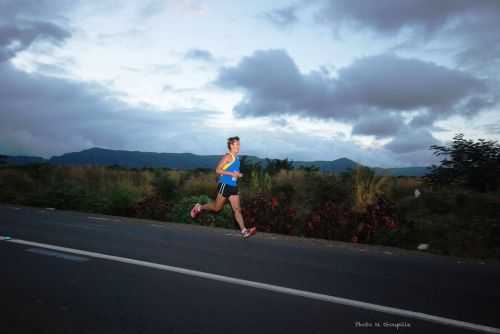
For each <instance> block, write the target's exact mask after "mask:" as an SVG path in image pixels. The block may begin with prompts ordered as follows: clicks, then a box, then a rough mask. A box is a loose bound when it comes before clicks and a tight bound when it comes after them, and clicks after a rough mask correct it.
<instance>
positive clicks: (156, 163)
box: [49, 148, 220, 169]
mask: <svg viewBox="0 0 500 334" xmlns="http://www.w3.org/2000/svg"><path fill="white" fill-rule="evenodd" d="M219 160H220V156H216V155H195V154H191V153H156V152H140V151H121V150H108V149H103V148H91V149H88V150H84V151H81V152H73V153H66V154H63V155H61V156H55V157H52V158H50V160H49V163H51V164H54V165H119V166H124V167H129V168H142V167H153V168H158V167H167V168H172V169H195V168H214V166H215V165H216V164H217V162H218V161H219Z"/></svg>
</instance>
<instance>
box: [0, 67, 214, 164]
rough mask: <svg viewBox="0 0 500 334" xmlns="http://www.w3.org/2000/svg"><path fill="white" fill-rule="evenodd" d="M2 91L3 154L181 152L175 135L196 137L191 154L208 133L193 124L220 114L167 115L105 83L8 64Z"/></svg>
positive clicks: (0, 72)
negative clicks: (123, 98)
mask: <svg viewBox="0 0 500 334" xmlns="http://www.w3.org/2000/svg"><path fill="white" fill-rule="evenodd" d="M0 87H2V89H1V90H0V110H1V112H0V151H1V152H4V153H20V152H23V153H36V154H41V155H45V156H48V155H49V154H54V153H65V152H68V151H74V150H79V149H82V148H88V147H92V146H102V147H109V148H126V147H129V148H137V147H148V144H149V145H150V143H151V142H157V143H162V145H165V143H170V145H171V147H168V146H166V147H164V148H163V149H161V150H162V151H172V152H177V151H178V149H179V146H176V144H175V141H172V140H170V138H172V137H179V138H180V137H183V138H184V140H186V138H193V139H192V141H191V142H190V143H188V144H186V145H182V147H183V148H185V149H186V150H187V151H189V149H190V148H191V147H190V145H196V144H198V145H203V143H201V142H198V139H196V138H202V137H204V135H205V134H203V135H201V134H200V133H199V132H200V131H199V130H198V129H197V127H194V126H193V125H194V124H198V123H199V117H200V114H203V118H204V119H207V118H208V119H211V118H212V117H216V116H217V115H218V113H216V112H212V111H209V110H201V109H193V110H175V111H168V112H167V111H161V110H158V109H155V108H152V107H148V106H141V107H133V106H130V105H127V104H125V103H123V102H120V101H119V100H118V97H119V95H118V94H116V93H114V92H112V91H110V90H108V89H106V88H105V87H103V86H101V85H98V84H95V83H83V82H77V81H72V80H66V79H58V78H51V77H46V76H43V75H36V74H28V73H25V72H21V71H19V70H17V69H15V68H14V67H13V66H12V65H10V64H9V63H2V64H0ZM55 124H57V126H55ZM204 131H207V130H206V129H205V130H203V132H204ZM162 138H163V139H162ZM165 139H169V140H165ZM200 140H201V139H200ZM155 145H159V144H155ZM156 148H157V149H160V147H159V146H156ZM192 148H193V149H195V147H192Z"/></svg>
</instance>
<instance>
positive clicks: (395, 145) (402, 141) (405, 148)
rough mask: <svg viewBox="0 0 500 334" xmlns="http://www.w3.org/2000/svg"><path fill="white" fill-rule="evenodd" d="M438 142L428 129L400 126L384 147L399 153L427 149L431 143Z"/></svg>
mask: <svg viewBox="0 0 500 334" xmlns="http://www.w3.org/2000/svg"><path fill="white" fill-rule="evenodd" d="M439 143H440V142H439V141H438V140H437V139H436V138H434V137H433V136H432V134H431V133H430V132H429V131H428V130H425V129H412V128H409V127H408V128H407V127H402V128H401V129H400V131H399V133H398V134H397V135H396V136H395V137H394V138H393V139H392V140H391V141H390V142H389V143H387V144H386V145H385V146H384V147H385V148H386V149H388V150H390V151H391V152H394V153H398V154H401V153H411V152H417V151H425V150H429V148H430V146H431V145H436V144H439Z"/></svg>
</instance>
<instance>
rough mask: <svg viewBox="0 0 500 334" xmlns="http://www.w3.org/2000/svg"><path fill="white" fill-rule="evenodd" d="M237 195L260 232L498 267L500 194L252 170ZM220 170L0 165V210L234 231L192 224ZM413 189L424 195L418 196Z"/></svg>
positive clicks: (213, 218)
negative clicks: (16, 207) (19, 207)
mask: <svg viewBox="0 0 500 334" xmlns="http://www.w3.org/2000/svg"><path fill="white" fill-rule="evenodd" d="M241 181H242V182H241V184H240V194H241V195H242V196H241V204H242V209H243V214H244V217H245V220H246V222H247V224H249V225H250V226H251V225H257V226H258V228H259V229H260V230H261V231H269V232H275V233H284V234H292V235H298V236H310V237H318V238H327V239H334V240H343V241H353V242H367V243H378V244H384V245H392V246H399V247H405V248H411V249H415V248H416V246H417V245H418V244H419V243H429V244H430V245H431V247H430V250H431V251H432V252H436V253H442V254H449V255H459V256H474V257H481V258H498V259H500V224H499V223H498V222H499V221H500V194H499V193H492V194H478V193H475V192H473V191H465V190H463V189H460V188H456V187H455V188H450V187H448V188H445V189H438V190H436V189H431V188H430V187H428V186H426V184H424V183H423V182H422V180H421V179H420V178H412V177H399V178H396V177H389V176H376V175H375V174H374V173H373V172H372V171H371V170H368V169H362V168H360V169H357V170H354V171H353V172H351V173H344V174H342V175H337V174H334V173H321V172H318V171H306V170H281V171H279V172H277V173H275V174H273V175H270V174H269V173H266V172H265V171H262V170H254V171H250V172H247V174H246V175H245V176H244V178H243V179H242V180H241ZM216 187H217V176H216V175H215V174H214V173H213V172H203V171H174V170H164V169H156V170H127V169H115V168H109V167H97V166H80V167H62V166H51V165H43V164H42V165H31V166H23V167H21V166H20V167H12V166H1V167H0V202H4V203H17V204H25V205H33V206H41V207H55V208H58V209H70V210H79V211H85V212H96V213H106V214H115V215H124V216H135V217H142V218H149V219H157V220H163V221H175V222H183V223H196V224H204V225H212V226H221V227H229V228H233V227H235V226H236V224H235V222H234V219H233V215H232V212H231V208H230V206H229V205H227V206H226V207H225V208H224V210H223V212H222V213H220V214H218V215H212V214H206V215H203V216H202V218H201V219H198V220H192V219H191V218H190V217H189V210H190V208H191V207H192V205H193V204H194V203H196V202H208V201H210V200H213V199H214V197H215V194H216ZM416 189H419V190H420V191H421V196H419V197H418V198H416V197H415V196H414V192H415V190H416Z"/></svg>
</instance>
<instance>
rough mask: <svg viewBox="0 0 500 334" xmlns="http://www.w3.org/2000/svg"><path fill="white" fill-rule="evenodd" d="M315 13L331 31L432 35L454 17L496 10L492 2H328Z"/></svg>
mask: <svg viewBox="0 0 500 334" xmlns="http://www.w3.org/2000/svg"><path fill="white" fill-rule="evenodd" d="M321 3H322V5H321V6H320V9H319V10H318V12H317V15H316V17H317V19H318V21H320V22H321V23H325V24H329V25H332V26H334V27H338V26H339V25H345V24H352V25H355V26H357V27H365V28H367V29H370V30H372V31H376V32H379V33H383V34H396V33H399V32H400V31H402V30H403V29H407V28H409V29H413V30H417V31H418V32H424V33H426V34H427V35H429V36H430V35H432V34H434V33H436V32H437V31H439V30H440V29H443V28H444V27H445V26H446V25H447V24H449V23H451V22H452V21H453V20H454V19H455V18H456V17H459V16H466V15H474V16H476V15H477V16H482V15H485V14H488V13H490V12H491V11H493V12H498V11H499V10H500V3H499V2H498V1H496V0H481V1H469V0H440V1H439V2H428V3H425V4H424V3H422V2H421V1H418V0H403V1H401V0H378V1H364V0H332V1H323V2H321Z"/></svg>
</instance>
